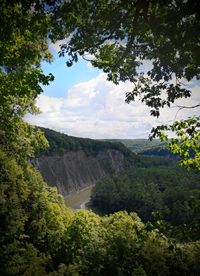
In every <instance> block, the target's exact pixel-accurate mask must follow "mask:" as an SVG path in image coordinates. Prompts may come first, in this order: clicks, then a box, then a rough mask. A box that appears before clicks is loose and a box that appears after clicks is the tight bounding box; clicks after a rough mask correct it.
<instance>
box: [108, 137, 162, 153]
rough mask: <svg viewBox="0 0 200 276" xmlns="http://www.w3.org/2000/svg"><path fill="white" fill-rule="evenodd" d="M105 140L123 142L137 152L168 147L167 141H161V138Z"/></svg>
mask: <svg viewBox="0 0 200 276" xmlns="http://www.w3.org/2000/svg"><path fill="white" fill-rule="evenodd" d="M103 141H105V142H113V143H122V144H123V145H125V146H126V147H127V148H128V149H129V150H131V151H132V152H135V153H143V152H146V151H149V150H151V151H153V150H155V152H156V151H158V150H161V149H162V150H164V149H166V145H167V144H166V142H161V141H160V140H159V139H154V140H152V141H150V140H149V139H105V140H103Z"/></svg>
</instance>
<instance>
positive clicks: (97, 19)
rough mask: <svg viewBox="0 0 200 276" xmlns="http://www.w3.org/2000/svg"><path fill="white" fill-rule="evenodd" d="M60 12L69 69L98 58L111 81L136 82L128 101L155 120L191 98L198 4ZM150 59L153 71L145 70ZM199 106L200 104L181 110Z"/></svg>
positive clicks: (72, 7) (99, 4) (95, 6)
mask: <svg viewBox="0 0 200 276" xmlns="http://www.w3.org/2000/svg"><path fill="white" fill-rule="evenodd" d="M61 9H62V10H63V13H66V12H67V13H68V14H69V16H68V17H66V16H63V17H62V19H61V20H60V23H59V24H60V25H61V26H62V31H61V32H60V36H59V37H60V39H61V38H66V37H67V41H68V42H67V43H63V45H61V49H60V56H64V55H65V54H67V55H68V57H69V58H68V61H67V66H72V65H73V63H75V62H77V61H78V59H79V57H80V56H82V57H83V58H86V59H87V55H88V54H90V55H93V57H94V58H93V59H92V60H91V63H92V65H93V66H95V67H98V68H100V69H102V70H103V71H104V72H105V73H106V74H107V77H108V80H110V81H113V82H114V83H115V84H118V83H119V82H120V81H130V82H131V83H133V89H132V91H126V102H128V103H129V102H131V101H134V100H135V99H140V100H141V101H142V102H144V103H145V104H146V105H147V106H149V107H150V114H151V115H152V116H156V117H159V115H160V112H161V109H162V108H164V107H170V106H171V105H172V104H173V103H174V102H175V101H176V100H177V99H181V98H189V97H190V96H191V93H192V92H191V90H190V86H189V84H190V82H191V81H193V80H195V81H196V82H197V81H198V80H199V78H200V69H199V62H200V55H199V53H200V51H199V47H200V44H199V28H200V14H199V11H200V6H199V2H197V1H196V2H195V3H194V1H192V0H187V1H179V0H175V1H166V2H165V3H164V2H162V1H153V0H150V1H140V0H136V1H123V0H120V1H113V0H112V1H110V0H101V1H99V0H98V1H97V0H96V1H86V2H83V1H72V2H70V3H66V4H65V5H63V7H62V8H61ZM146 61H150V64H151V66H150V67H151V68H150V69H147V70H146V71H145V69H144V68H145V66H144V65H145V62H146ZM140 71H141V72H140ZM139 72H140V73H139ZM184 83H185V84H184ZM195 107H199V104H197V105H196V106H189V107H187V106H185V107H180V108H181V109H182V108H191V110H192V109H193V108H195ZM198 124H199V118H198V119H197V118H196V126H197V125H198ZM181 125H182V124H181V123H180V125H179V126H180V127H181V129H183V130H184V128H182V126H181ZM172 130H173V131H175V133H176V134H177V136H178V138H177V139H178V140H177V141H178V142H180V143H182V142H183V143H184V137H182V136H180V135H179V134H180V133H179V131H178V130H177V129H176V128H174V129H172ZM162 133H163V132H161V133H160V132H154V136H155V134H156V135H157V136H158V137H159V138H161V137H162V136H161V134H162ZM198 137H199V130H198V131H197V132H195V133H193V136H192V137H190V138H191V139H192V141H193V138H194V141H195V140H196V141H198V140H199V138H198ZM182 138H183V140H182ZM192 143H193V142H192ZM176 144H177V143H176ZM191 146H192V145H191ZM170 149H171V150H172V152H175V153H176V152H177V151H176V149H174V148H173V147H170ZM197 150H198V149H197ZM183 154H187V148H186V149H185V148H184V147H182V153H181V158H182V157H183V156H182V155H183ZM183 159H184V158H183ZM193 163H194V164H193ZM182 165H185V166H187V167H189V168H190V167H193V168H195V169H196V168H197V169H199V168H200V162H199V158H196V157H195V158H193V157H191V158H190V159H189V160H185V159H184V160H183V162H182Z"/></svg>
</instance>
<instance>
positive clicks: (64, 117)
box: [26, 74, 200, 138]
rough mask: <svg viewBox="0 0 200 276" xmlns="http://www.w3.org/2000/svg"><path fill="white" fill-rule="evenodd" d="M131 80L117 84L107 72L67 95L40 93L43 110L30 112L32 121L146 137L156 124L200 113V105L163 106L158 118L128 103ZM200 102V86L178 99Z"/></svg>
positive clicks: (103, 134) (72, 130) (88, 132)
mask: <svg viewBox="0 0 200 276" xmlns="http://www.w3.org/2000/svg"><path fill="white" fill-rule="evenodd" d="M131 88H132V85H131V84H130V83H128V82H126V83H120V84H119V85H117V86H116V85H114V84H113V83H112V82H108V81H107V80H106V76H105V74H100V75H98V76H97V77H96V78H94V79H91V80H89V81H87V82H82V83H79V84H77V85H74V86H73V87H71V89H69V90H68V91H67V95H66V97H65V98H56V97H48V96H44V95H41V96H39V98H38V100H37V105H38V107H39V108H40V109H41V111H42V113H41V114H39V115H37V116H31V115H29V116H27V117H26V119H27V121H28V122H29V123H31V124H35V125H39V126H43V127H48V128H52V129H55V130H58V131H61V132H64V133H66V134H69V135H74V136H81V137H91V138H147V137H148V134H149V132H150V130H151V128H152V127H153V126H155V125H156V124H162V123H166V122H168V121H173V120H175V119H182V118H184V117H185V116H191V115H192V114H194V113H196V115H198V114H199V109H197V110H192V109H183V110H181V111H179V112H178V113H177V110H178V109H177V108H171V109H164V110H163V111H162V113H161V116H160V117H159V118H158V119H156V118H154V117H151V116H150V115H149V108H148V107H147V106H145V104H142V103H141V102H139V101H138V102H137V101H136V102H134V103H131V104H126V103H125V102H124V99H125V92H126V91H131ZM199 102H200V96H199V87H198V86H196V87H193V97H192V98H190V99H189V100H188V99H186V100H181V101H179V104H180V105H187V106H190V105H195V104H197V103H199Z"/></svg>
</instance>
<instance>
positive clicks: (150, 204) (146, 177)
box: [91, 157, 200, 239]
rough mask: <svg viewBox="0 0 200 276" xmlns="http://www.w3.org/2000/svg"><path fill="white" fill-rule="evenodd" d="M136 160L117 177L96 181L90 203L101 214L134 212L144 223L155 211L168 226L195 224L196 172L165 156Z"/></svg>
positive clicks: (199, 198)
mask: <svg viewBox="0 0 200 276" xmlns="http://www.w3.org/2000/svg"><path fill="white" fill-rule="evenodd" d="M140 160H141V161H142V162H138V163H136V162H135V163H134V166H133V167H132V168H130V169H129V170H127V171H126V172H124V173H123V174H121V175H120V176H118V177H117V176H115V177H112V178H108V179H103V180H101V181H99V182H97V184H96V185H95V187H94V188H93V191H92V197H91V203H92V205H93V206H94V207H95V208H97V210H100V212H103V213H104V214H109V213H114V212H117V211H119V210H126V211H128V212H132V211H134V212H136V213H137V214H138V215H139V217H140V218H141V219H142V220H143V221H144V222H148V221H150V222H152V223H154V222H155V214H157V215H158V214H159V219H161V218H162V219H163V220H164V221H165V222H168V223H170V224H169V225H171V226H180V225H182V226H183V225H184V226H187V227H185V230H186V228H189V227H191V224H194V223H199V211H200V192H199V191H200V175H199V173H195V172H188V171H185V170H184V169H182V168H180V167H178V166H177V164H176V162H175V161H172V160H169V159H166V158H160V157H156V158H155V157H149V158H147V157H146V158H144V157H141V159H140ZM164 161H165V162H164ZM194 205H195V208H194ZM198 229H199V226H198ZM199 233H200V232H199ZM194 236H195V239H199V238H200V236H199V235H198V236H196V235H194ZM184 238H185V239H186V238H188V237H187V236H185V237H184ZM189 238H192V237H189Z"/></svg>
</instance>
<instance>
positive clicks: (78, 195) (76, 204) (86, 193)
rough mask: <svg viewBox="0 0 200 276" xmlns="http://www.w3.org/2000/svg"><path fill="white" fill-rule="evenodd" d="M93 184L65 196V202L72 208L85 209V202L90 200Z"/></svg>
mask: <svg viewBox="0 0 200 276" xmlns="http://www.w3.org/2000/svg"><path fill="white" fill-rule="evenodd" d="M92 188H93V186H89V187H87V188H84V189H82V190H80V191H77V192H75V193H73V194H71V195H69V196H67V197H65V204H66V205H67V206H68V207H70V208H71V209H72V210H78V209H82V210H86V209H87V207H86V204H87V203H88V202H89V201H90V196H91V192H92Z"/></svg>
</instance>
